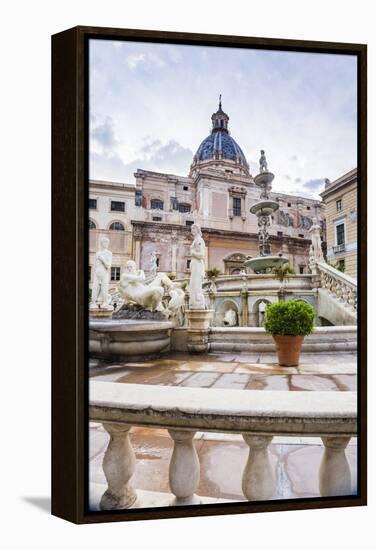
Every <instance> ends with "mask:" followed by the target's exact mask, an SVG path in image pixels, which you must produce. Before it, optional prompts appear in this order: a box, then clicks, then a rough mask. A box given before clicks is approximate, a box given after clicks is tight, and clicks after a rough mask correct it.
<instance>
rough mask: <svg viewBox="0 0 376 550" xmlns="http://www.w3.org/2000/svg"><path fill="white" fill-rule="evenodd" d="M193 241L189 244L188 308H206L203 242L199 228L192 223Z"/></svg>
mask: <svg viewBox="0 0 376 550" xmlns="http://www.w3.org/2000/svg"><path fill="white" fill-rule="evenodd" d="M191 233H192V235H193V242H192V245H191V277H190V281H189V308H190V309H206V304H205V297H204V294H203V292H202V285H203V282H204V277H205V242H204V239H203V238H202V233H201V228H200V226H199V225H198V224H196V223H194V224H193V225H192V227H191Z"/></svg>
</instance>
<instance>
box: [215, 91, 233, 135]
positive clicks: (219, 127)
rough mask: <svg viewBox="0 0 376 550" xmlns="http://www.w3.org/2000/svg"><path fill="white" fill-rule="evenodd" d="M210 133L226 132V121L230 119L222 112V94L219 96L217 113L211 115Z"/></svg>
mask: <svg viewBox="0 0 376 550" xmlns="http://www.w3.org/2000/svg"><path fill="white" fill-rule="evenodd" d="M211 119H212V125H213V128H212V132H218V131H222V132H228V121H229V120H230V117H229V116H228V115H227V114H226V113H225V112H224V111H222V94H219V105H218V111H217V112H216V113H213V114H212V117H211Z"/></svg>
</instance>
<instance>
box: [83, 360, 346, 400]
mask: <svg viewBox="0 0 376 550" xmlns="http://www.w3.org/2000/svg"><path fill="white" fill-rule="evenodd" d="M225 355H226V354H223V356H225ZM317 356H319V357H317ZM187 357H190V359H189V360H188V359H187ZM231 357H232V358H233V359H234V360H233V361H227V360H226V361H222V357H221V356H219V355H214V356H212V355H211V354H208V355H204V356H199V357H196V356H187V355H186V354H180V355H179V354H175V355H174V356H172V357H171V358H169V359H161V360H160V359H155V360H153V361H150V360H149V361H145V362H142V361H141V362H124V363H116V364H110V365H105V364H103V363H102V364H101V365H98V364H96V366H95V367H94V368H93V369H91V371H90V372H91V377H92V378H94V379H95V380H101V381H107V382H119V383H128V384H150V385H161V386H186V387H191V388H211V387H212V388H224V389H225V388H227V389H235V388H238V389H240V388H243V389H247V390H279V391H280V390H290V391H297V390H299V391H355V390H356V387H357V377H356V355H354V354H350V353H349V354H316V355H315V354H302V361H301V364H300V365H299V367H280V366H279V365H278V364H277V363H266V362H262V361H264V360H265V358H268V355H266V356H262V355H258V356H257V357H256V356H253V357H252V359H253V362H248V360H249V359H250V356H249V354H243V355H237V356H233V355H231ZM245 357H246V358H247V361H244V358H245ZM226 359H228V357H227V356H226ZM261 360H262V361H261Z"/></svg>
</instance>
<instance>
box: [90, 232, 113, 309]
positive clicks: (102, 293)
mask: <svg viewBox="0 0 376 550" xmlns="http://www.w3.org/2000/svg"><path fill="white" fill-rule="evenodd" d="M109 244H110V241H109V239H107V237H102V238H101V240H100V249H99V250H98V252H97V253H96V255H95V263H94V283H93V290H92V294H91V303H90V309H97V308H98V307H99V308H100V309H104V310H108V311H111V310H112V309H113V308H112V306H111V305H110V296H109V294H108V283H109V280H110V271H111V264H112V252H111V251H110V250H108V247H109Z"/></svg>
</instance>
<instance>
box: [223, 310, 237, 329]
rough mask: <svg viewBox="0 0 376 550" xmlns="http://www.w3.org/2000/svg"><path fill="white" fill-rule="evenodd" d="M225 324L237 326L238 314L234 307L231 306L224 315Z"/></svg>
mask: <svg viewBox="0 0 376 550" xmlns="http://www.w3.org/2000/svg"><path fill="white" fill-rule="evenodd" d="M223 324H224V325H225V326H226V327H236V325H237V324H238V316H237V313H236V311H235V310H234V309H232V308H230V309H228V310H226V312H225V314H224V317H223Z"/></svg>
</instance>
